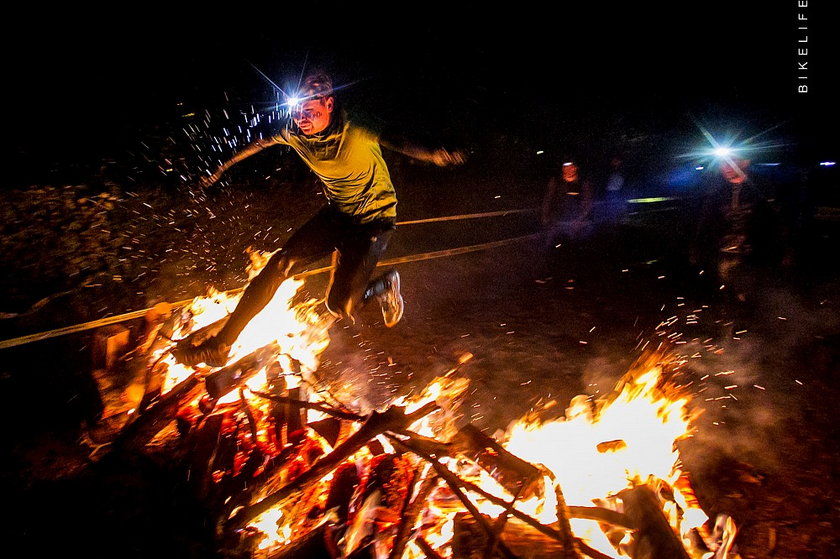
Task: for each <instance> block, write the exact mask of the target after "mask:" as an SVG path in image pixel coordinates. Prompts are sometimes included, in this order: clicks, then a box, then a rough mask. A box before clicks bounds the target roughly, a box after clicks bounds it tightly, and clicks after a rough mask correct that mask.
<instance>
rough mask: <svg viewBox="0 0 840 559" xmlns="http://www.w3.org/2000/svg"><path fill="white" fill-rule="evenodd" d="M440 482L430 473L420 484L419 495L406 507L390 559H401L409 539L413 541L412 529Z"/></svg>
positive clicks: (435, 475)
mask: <svg viewBox="0 0 840 559" xmlns="http://www.w3.org/2000/svg"><path fill="white" fill-rule="evenodd" d="M438 480H439V478H438V476H437V474H435V473H429V474H428V475H427V476H426V478H425V479H424V480H423V483H421V484H420V488H419V489H418V490H417V494H416V495H415V496H414V498H413V499H412V500H411V503H409V504H408V506H406V508H405V511H404V512H403V515H402V521H401V522H400V525H399V527H398V528H397V534H396V537H395V538H394V546H393V547H392V548H391V553H390V555H389V556H388V559H400V557H402V556H403V552H404V551H405V546H406V545H407V544H408V541H409V539H411V529H412V528H413V527H414V525H415V523H416V522H417V518H418V517H419V516H420V514H421V513H422V512H423V508H424V507H425V506H426V499H427V498H428V497H429V495H430V494H431V492H432V490H433V489H434V488H435V486H437V484H438Z"/></svg>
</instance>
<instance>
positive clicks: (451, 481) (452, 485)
mask: <svg viewBox="0 0 840 559" xmlns="http://www.w3.org/2000/svg"><path fill="white" fill-rule="evenodd" d="M389 438H390V439H391V442H392V443H393V444H394V445H395V446H396V447H398V448H400V447H401V448H403V449H406V450H408V451H410V452H413V453H415V454H417V455H418V456H419V457H421V458H423V459H424V460H426V461H427V462H428V463H429V464H431V465H432V467H433V468H434V469H435V472H437V474H438V475H439V476H440V477H441V478H442V479H443V480H444V481H445V482H446V483H447V485H449V489H450V490H451V491H452V493H453V495H455V496H456V497H457V498H458V500H459V501H461V504H463V505H464V507H465V508H466V509H467V511H469V513H470V514H471V515H472V516H473V518H475V520H476V522H478V524H479V526H481V528H482V529H483V530H484V532H485V534H486V535H487V536H488V537H492V535H493V527H492V526H490V523H489V522H488V521H487V519H486V518H485V517H484V516H483V515H482V514H481V513H480V512H479V510H478V508H477V507H476V506H475V504H474V503H473V502H472V501H470V500H469V498H467V496H466V495H464V493H463V491H461V483H460V482H461V479H460V478H459V477H458V476H456V475H455V474H453V473H452V472H451V471H450V470H449V468H447V467H446V466H444V465H443V464H441V463H440V462H439V461H438V460H437V459H436V458H434V457H433V456H431V455H430V454H428V453H426V452H425V451H424V450H422V449H420V448H417V446H414V445H412V444H411V442H410V441H401V440H400V439H398V438H396V437H394V436H391V437H389ZM498 550H499V552H500V554H501V555H502V556H503V557H505V558H507V559H510V558H512V557H514V555H513V553H512V552H511V551H510V549H508V547H507V546H506V545H505V544H504V543H503V542H499V543H498Z"/></svg>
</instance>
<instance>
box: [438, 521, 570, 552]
mask: <svg viewBox="0 0 840 559" xmlns="http://www.w3.org/2000/svg"><path fill="white" fill-rule="evenodd" d="M485 520H486V518H485ZM499 542H500V543H504V545H505V546H507V547H508V548H509V549H510V551H511V553H512V554H513V555H514V556H516V557H528V558H529V559H548V558H555V557H565V556H566V548H565V547H564V545H563V544H562V543H561V542H559V541H557V540H555V539H553V538H549V537H547V536H546V535H545V534H542V533H541V532H539V531H537V530H535V529H534V528H532V527H530V526H528V525H527V524H524V523H521V522H519V521H517V520H514V519H512V520H511V521H510V522H508V523H506V524H505V527H504V530H503V531H502V533H501V534H500V535H499ZM488 544H490V541H489V540H488V536H487V534H486V533H485V532H484V530H482V529H481V527H480V525H479V523H478V522H477V520H476V519H475V518H472V517H471V516H470V515H467V514H465V513H459V514H457V515H456V516H455V534H454V537H453V538H452V556H453V558H455V559H483V558H485V557H492V558H494V559H495V558H499V557H504V555H502V554H500V553H498V552H493V553H492V554H489V553H487V552H486V551H487V548H488Z"/></svg>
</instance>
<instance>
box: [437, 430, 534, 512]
mask: <svg viewBox="0 0 840 559" xmlns="http://www.w3.org/2000/svg"><path fill="white" fill-rule="evenodd" d="M452 442H453V443H454V446H455V449H456V450H457V451H458V452H459V453H461V454H463V455H464V456H466V457H467V458H469V459H470V460H472V461H473V462H475V463H476V464H478V465H479V466H481V467H482V468H484V469H485V470H487V472H489V473H490V475H491V476H493V478H494V479H495V480H496V481H498V482H499V484H500V485H501V486H502V487H504V488H505V489H506V490H507V491H508V492H509V493H510V494H511V495H520V496H521V497H522V498H524V499H527V498H528V497H531V496H532V495H534V494H535V492H537V491H538V490H539V488H540V487H541V486H540V485H539V481H540V480H541V479H542V475H543V474H542V472H541V471H540V469H539V468H537V467H536V466H534V465H533V464H530V463H529V462H526V461H524V460H522V459H521V458H519V457H517V456H514V455H513V454H511V453H510V452H508V451H507V450H506V449H505V448H504V447H502V445H500V444H499V443H497V442H496V441H495V440H494V439H492V438H491V437H488V436H487V435H485V434H484V433H482V432H481V431H479V430H478V429H477V428H476V427H474V426H473V425H472V424H467V425H466V426H465V427H462V428H461V429H460V430H459V431H458V433H457V434H456V435H455V437H454V438H453V441H452Z"/></svg>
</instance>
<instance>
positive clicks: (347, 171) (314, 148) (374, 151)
mask: <svg viewBox="0 0 840 559" xmlns="http://www.w3.org/2000/svg"><path fill="white" fill-rule="evenodd" d="M334 119H335V120H334V121H333V122H332V123H331V124H330V126H329V127H327V129H326V130H324V131H323V132H320V133H318V134H314V135H312V136H306V135H304V134H301V133H300V132H297V131H296V130H292V129H288V128H284V129H282V130H281V131H280V132H279V133H278V134H277V135H275V136H274V137H273V138H272V140H273V141H274V142H275V143H278V144H283V145H287V146H291V148H292V149H294V150H295V151H296V152H297V153H298V155H300V157H301V158H302V159H303V161H304V162H305V163H306V164H307V165H308V166H309V168H310V169H312V170H313V171H314V172H315V174H316V175H318V178H319V179H321V182H323V183H324V187H325V193H326V195H327V198H328V199H329V201H330V203H331V204H334V205H335V207H336V209H338V211H340V212H342V213H345V214H347V215H350V216H352V217H353V219H354V220H355V221H357V222H359V223H367V222H370V221H372V220H374V219H380V218H394V217H396V215H397V196H396V193H395V192H394V185H393V183H392V182H391V175H390V173H389V172H388V167H387V166H386V165H385V160H384V159H383V158H382V148H381V147H380V146H379V137H378V135H376V134H374V133H373V132H371V131H369V130H367V129H366V128H362V127H361V126H357V125H354V124H353V123H351V122H350V121H348V120H347V119H345V118H343V116H342V115H340V114H334Z"/></svg>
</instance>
